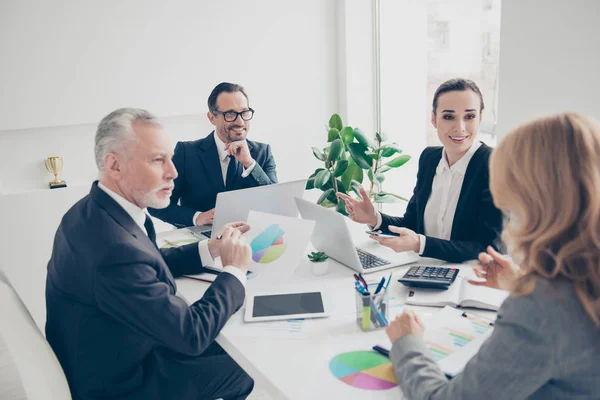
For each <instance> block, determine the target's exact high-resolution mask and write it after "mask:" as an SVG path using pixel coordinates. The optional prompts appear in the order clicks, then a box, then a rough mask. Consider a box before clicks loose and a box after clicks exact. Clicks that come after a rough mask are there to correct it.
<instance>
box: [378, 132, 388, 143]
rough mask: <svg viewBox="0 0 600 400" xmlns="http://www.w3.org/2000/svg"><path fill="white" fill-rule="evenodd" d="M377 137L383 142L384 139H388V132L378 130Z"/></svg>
mask: <svg viewBox="0 0 600 400" xmlns="http://www.w3.org/2000/svg"><path fill="white" fill-rule="evenodd" d="M379 137H380V138H381V141H382V142H385V141H386V140H388V134H387V133H385V132H379Z"/></svg>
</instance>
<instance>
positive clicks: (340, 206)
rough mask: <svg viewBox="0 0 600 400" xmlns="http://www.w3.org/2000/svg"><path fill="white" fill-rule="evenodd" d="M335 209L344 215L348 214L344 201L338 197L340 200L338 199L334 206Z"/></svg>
mask: <svg viewBox="0 0 600 400" xmlns="http://www.w3.org/2000/svg"><path fill="white" fill-rule="evenodd" d="M335 211H337V212H339V213H340V214H343V215H345V216H348V212H347V211H346V202H345V201H344V200H341V199H340V201H338V203H337V205H336V206H335Z"/></svg>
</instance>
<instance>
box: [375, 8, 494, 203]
mask: <svg viewBox="0 0 600 400" xmlns="http://www.w3.org/2000/svg"><path fill="white" fill-rule="evenodd" d="M373 1H375V2H378V6H379V7H378V8H379V24H378V26H376V27H375V28H376V29H379V74H380V78H379V82H380V85H379V93H380V95H379V96H380V121H381V122H380V124H381V130H382V131H383V132H385V133H387V134H388V136H389V137H390V138H393V139H394V140H395V141H397V142H398V144H399V146H400V147H401V148H402V149H403V150H404V151H405V153H408V154H410V155H411V156H412V157H413V161H412V162H410V163H408V164H406V165H405V166H403V167H402V168H399V169H398V171H394V176H396V178H394V179H388V180H386V183H385V185H386V186H387V187H386V190H388V191H392V192H396V193H401V194H404V195H410V193H411V192H412V189H413V187H414V181H415V179H416V172H417V160H418V156H419V155H420V153H421V152H422V150H423V149H424V148H425V147H426V146H434V145H440V142H439V139H438V137H437V132H436V130H435V128H434V127H433V126H432V124H431V103H432V99H433V94H434V92H435V90H436V89H437V87H438V86H439V85H440V84H441V83H442V82H444V81H446V80H447V79H450V78H456V77H462V78H467V79H471V80H473V81H474V82H476V83H477V85H478V86H479V87H480V89H481V92H482V94H483V97H484V102H485V110H484V112H483V120H482V124H481V128H480V138H481V140H482V141H484V142H485V143H487V144H488V145H491V146H494V145H495V144H496V135H495V133H494V128H495V124H496V115H497V92H498V59H499V41H500V0H373Z"/></svg>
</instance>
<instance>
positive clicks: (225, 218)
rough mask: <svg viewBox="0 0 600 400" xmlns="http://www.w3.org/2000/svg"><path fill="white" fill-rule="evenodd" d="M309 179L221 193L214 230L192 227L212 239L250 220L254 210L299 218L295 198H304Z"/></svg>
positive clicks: (217, 204)
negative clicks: (230, 226)
mask: <svg viewBox="0 0 600 400" xmlns="http://www.w3.org/2000/svg"><path fill="white" fill-rule="evenodd" d="M305 187H306V179H301V180H299V181H292V182H286V183H277V184H274V185H265V186H257V187H253V188H250V189H240V190H231V191H229V192H221V193H219V194H217V203H216V205H215V216H214V218H213V224H212V229H211V230H208V231H207V230H202V229H198V228H199V227H191V228H189V229H190V230H192V231H193V232H194V233H201V234H202V235H204V236H206V237H207V238H210V235H211V233H212V232H218V231H219V230H221V228H222V227H223V226H224V225H225V224H228V223H230V222H236V221H246V219H247V218H248V212H249V211H250V210H254V211H262V212H267V213H271V214H278V215H284V216H287V217H297V216H298V207H297V206H296V202H295V201H294V198H295V197H302V195H303V194H304V188H305Z"/></svg>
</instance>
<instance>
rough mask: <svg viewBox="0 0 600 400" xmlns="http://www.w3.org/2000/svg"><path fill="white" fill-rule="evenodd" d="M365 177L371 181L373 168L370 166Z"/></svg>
mask: <svg viewBox="0 0 600 400" xmlns="http://www.w3.org/2000/svg"><path fill="white" fill-rule="evenodd" d="M367 177H368V178H369V180H370V181H371V182H373V170H372V169H371V168H369V172H367Z"/></svg>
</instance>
